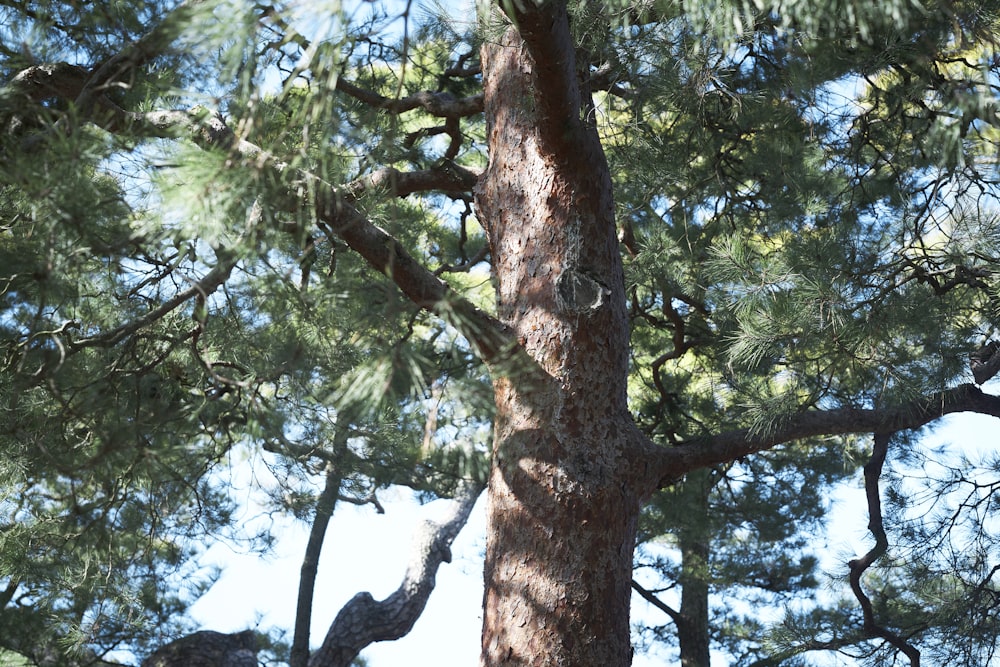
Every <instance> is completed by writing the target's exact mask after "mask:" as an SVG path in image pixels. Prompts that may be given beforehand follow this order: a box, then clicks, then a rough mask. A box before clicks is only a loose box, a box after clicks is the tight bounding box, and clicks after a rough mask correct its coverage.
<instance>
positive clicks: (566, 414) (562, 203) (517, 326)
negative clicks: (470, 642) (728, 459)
mask: <svg viewBox="0 0 1000 667" xmlns="http://www.w3.org/2000/svg"><path fill="white" fill-rule="evenodd" d="M518 27H519V29H520V31H521V32H520V34H519V33H518V32H517V31H515V30H513V29H512V30H510V31H508V32H507V33H506V34H505V35H504V37H503V38H502V39H500V40H499V41H494V42H492V43H488V44H487V45H486V46H485V47H484V48H483V53H482V56H483V71H484V73H485V99H486V117H487V122H488V124H489V145H490V156H491V159H490V164H489V167H488V168H487V170H486V173H485V174H484V176H483V178H482V179H481V181H480V183H479V185H478V186H477V193H476V194H477V206H478V214H479V216H480V220H481V221H483V223H484V225H485V226H486V228H487V234H488V237H489V242H490V250H491V253H492V257H493V264H494V271H495V279H496V288H497V294H498V314H499V317H500V320H501V321H502V322H503V323H504V324H505V325H508V326H509V327H510V329H511V331H512V332H513V333H514V335H515V337H516V339H517V341H518V344H519V345H520V347H521V348H522V349H523V350H525V351H526V352H527V354H528V356H530V358H531V359H532V360H533V361H534V364H535V366H533V367H532V368H531V369H528V368H515V369H512V372H511V373H508V374H505V375H502V376H501V377H499V378H498V379H496V381H495V384H494V386H495V393H496V404H497V416H496V427H495V428H496V433H495V446H494V465H493V470H492V474H491V478H490V486H489V508H488V521H489V527H488V531H487V532H488V535H489V538H488V544H487V553H486V593H485V605H484V606H485V609H484V631H483V664H484V665H487V666H490V667H493V666H495V665H529V664H530V665H573V666H574V667H586V666H588V665H593V666H595V667H597V666H601V667H610V666H615V665H627V664H629V663H630V662H631V647H630V643H629V621H628V607H629V596H630V582H631V567H632V549H633V545H634V541H635V526H636V517H637V515H638V510H639V505H640V495H641V494H640V493H639V492H638V491H637V489H636V488H635V487H634V485H633V484H631V483H630V482H631V480H632V479H633V478H634V477H635V474H634V470H633V469H632V463H634V462H635V461H636V460H637V457H632V456H629V455H628V452H629V451H630V450H631V448H632V445H631V442H632V437H633V432H634V428H633V426H632V423H631V420H630V418H629V416H628V412H627V409H626V400H625V382H626V372H627V362H628V356H627V350H628V327H627V321H626V313H625V299H624V285H623V277H622V266H621V258H620V255H619V251H618V242H617V239H616V235H615V225H614V202H613V199H612V194H611V179H610V174H609V171H608V167H607V163H606V162H605V159H604V155H603V152H602V149H601V146H600V142H599V140H598V137H597V134H596V132H595V130H594V128H593V127H591V126H590V125H589V124H588V123H587V122H585V121H584V120H583V119H584V118H585V117H586V116H585V111H586V105H585V100H586V96H585V95H584V94H583V93H582V91H581V88H580V85H579V83H578V82H577V79H576V67H575V61H574V52H573V48H572V40H571V38H570V34H569V29H568V21H567V19H566V15H565V11H564V10H563V9H561V8H560V7H558V6H555V7H553V6H552V5H549V6H548V7H547V8H546V9H545V10H544V11H538V12H536V13H535V14H525V15H522V16H519V17H518ZM522 35H524V36H525V37H524V38H522ZM539 54H541V55H539ZM543 58H544V59H543ZM539 62H541V63H542V66H536V63H539ZM538 91H541V92H538Z"/></svg>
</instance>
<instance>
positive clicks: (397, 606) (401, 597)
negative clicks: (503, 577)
mask: <svg viewBox="0 0 1000 667" xmlns="http://www.w3.org/2000/svg"><path fill="white" fill-rule="evenodd" d="M481 491H482V486H480V485H477V484H472V483H467V484H466V485H465V487H464V488H463V489H462V490H461V491H460V492H459V495H458V496H456V498H455V501H454V503H453V505H452V508H451V511H450V512H449V515H448V516H447V517H445V518H444V519H443V520H442V521H440V522H430V521H427V522H425V523H424V525H423V526H422V528H421V530H419V531H418V533H417V536H416V538H415V540H414V544H413V554H412V556H411V559H410V564H409V566H408V567H407V570H406V574H405V575H404V577H403V582H402V583H401V584H400V586H399V588H398V589H397V590H396V591H395V592H394V593H392V594H391V595H390V596H389V597H387V598H386V599H384V600H382V601H379V602H376V601H375V599H374V598H372V596H371V594H370V593H367V592H364V593H358V594H357V595H355V596H354V597H353V598H351V600H350V601H349V602H348V603H347V604H346V605H344V607H343V609H341V610H340V612H339V613H338V614H337V617H336V618H335V619H334V621H333V624H332V625H331V626H330V629H329V630H328V631H327V634H326V638H325V639H324V640H323V645H322V646H321V647H320V648H319V649H317V650H316V652H315V653H314V654H313V656H312V658H311V659H310V660H309V667H348V666H349V665H350V664H351V662H352V661H353V660H354V658H356V657H357V656H358V654H359V653H360V652H361V650H362V649H364V648H365V647H366V646H368V645H370V644H372V643H374V642H379V641H391V640H394V639H399V638H400V637H402V636H403V635H405V634H406V633H408V632H409V631H410V630H411V629H412V628H413V624H414V623H416V621H417V618H419V617H420V614H421V613H423V610H424V607H425V606H426V604H427V600H428V598H429V597H430V594H431V591H433V590H434V585H435V577H436V575H437V570H438V567H440V565H441V563H449V562H451V544H452V542H453V541H454V540H455V537H456V536H457V535H458V533H459V531H460V530H461V529H462V527H463V526H465V523H466V522H467V521H468V519H469V514H470V513H471V512H472V507H473V505H475V503H476V499H477V498H478V497H479V494H480V492H481Z"/></svg>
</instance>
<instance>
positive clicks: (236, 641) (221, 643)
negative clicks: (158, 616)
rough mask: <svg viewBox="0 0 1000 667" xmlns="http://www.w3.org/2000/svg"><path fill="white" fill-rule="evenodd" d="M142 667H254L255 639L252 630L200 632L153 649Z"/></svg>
mask: <svg viewBox="0 0 1000 667" xmlns="http://www.w3.org/2000/svg"><path fill="white" fill-rule="evenodd" d="M142 667H257V638H256V636H255V635H254V633H253V630H244V631H243V632H237V633H234V634H223V633H221V632H212V631H211V630H202V631H201V632H195V633H193V634H190V635H187V636H186V637H181V638H180V639H177V640H175V641H172V642H170V643H169V644H166V645H165V646H163V647H161V648H159V649H157V651H156V652H154V653H153V654H152V655H150V656H149V657H148V658H146V659H145V660H143V662H142Z"/></svg>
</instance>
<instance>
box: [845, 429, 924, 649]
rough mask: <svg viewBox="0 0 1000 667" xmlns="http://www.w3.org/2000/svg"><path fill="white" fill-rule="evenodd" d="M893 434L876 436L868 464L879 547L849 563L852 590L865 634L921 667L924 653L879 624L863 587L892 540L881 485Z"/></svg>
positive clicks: (873, 529)
mask: <svg viewBox="0 0 1000 667" xmlns="http://www.w3.org/2000/svg"><path fill="white" fill-rule="evenodd" d="M891 435H892V434H891V433H876V434H875V444H874V446H873V447H872V455H871V458H870V459H869V460H868V463H866V464H865V495H866V496H867V498H868V530H870V531H871V534H872V535H873V536H874V537H875V545H874V546H873V547H872V548H871V549H869V550H868V553H866V554H865V555H864V556H862V557H861V558H858V559H856V560H852V561H851V562H850V563H848V566H849V567H850V569H851V576H850V580H851V590H852V591H854V597H856V598H857V599H858V602H859V603H860V604H861V612H862V614H863V615H864V631H865V634H866V635H867V636H869V637H881V638H882V639H885V640H886V641H887V642H889V643H890V644H892V645H893V646H895V647H896V648H897V649H899V650H900V651H902V652H903V653H904V654H905V655H906V657H907V658H909V659H910V665H911V667H920V651H918V650H917V649H916V647H914V646H912V645H911V644H910V643H908V642H907V641H906V640H905V639H903V638H902V637H900V636H899V635H897V634H896V633H894V632H892V631H891V630H889V629H888V628H885V627H883V626H881V625H879V624H878V623H876V621H875V612H874V610H873V609H872V601H871V600H870V599H869V598H868V596H867V595H866V594H865V592H864V590H863V589H862V588H861V575H862V574H864V572H865V570H867V569H868V568H869V567H871V565H872V563H874V562H875V561H876V560H878V559H879V558H881V557H882V556H884V555H885V552H886V551H887V550H888V548H889V540H888V538H887V537H886V535H885V527H884V526H883V525H882V501H881V498H880V497H879V486H878V482H879V477H880V476H881V474H882V466H883V464H884V463H885V456H886V453H887V452H888V451H889V438H890V437H891Z"/></svg>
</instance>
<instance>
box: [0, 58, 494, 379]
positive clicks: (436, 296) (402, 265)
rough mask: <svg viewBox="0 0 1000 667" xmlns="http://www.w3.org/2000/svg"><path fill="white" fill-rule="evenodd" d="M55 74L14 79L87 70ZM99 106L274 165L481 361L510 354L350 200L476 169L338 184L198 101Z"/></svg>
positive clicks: (49, 86) (71, 89)
mask: <svg viewBox="0 0 1000 667" xmlns="http://www.w3.org/2000/svg"><path fill="white" fill-rule="evenodd" d="M53 71H54V70H53ZM58 74H59V76H58V79H57V81H56V82H55V83H53V82H52V81H50V80H49V79H46V78H44V77H42V78H41V79H39V77H28V76H21V75H18V77H15V79H17V80H18V83H17V85H18V87H19V91H20V92H22V93H25V94H29V95H30V94H32V91H33V90H34V88H36V87H43V86H44V87H45V89H46V94H52V93H54V94H57V95H59V96H61V97H62V96H65V97H71V96H73V95H74V94H75V93H77V91H79V90H82V89H83V86H84V85H86V79H87V74H86V70H83V69H82V68H72V66H67V67H60V68H58ZM50 78H51V77H50ZM103 109H104V111H105V112H107V113H103V114H101V115H100V116H99V117H96V118H93V119H92V120H93V121H94V122H95V123H96V124H98V125H99V126H101V127H103V128H104V129H106V130H108V131H110V132H131V133H133V134H134V133H138V134H140V135H145V136H157V137H187V138H190V139H192V140H193V141H194V142H195V143H197V144H198V145H199V146H201V147H202V148H205V149H214V150H219V149H221V150H228V151H230V152H231V153H233V154H234V156H237V157H239V158H240V160H239V161H236V164H234V166H236V165H242V166H245V167H249V168H255V169H260V170H265V169H270V170H274V171H275V172H277V174H278V175H281V174H284V176H283V178H285V179H286V180H292V181H295V182H296V183H299V184H306V185H308V186H309V187H308V188H307V189H308V191H310V193H311V196H312V197H313V199H314V201H313V203H314V205H315V209H316V211H317V212H318V217H319V220H320V222H322V223H323V224H325V225H327V226H328V227H329V228H330V229H331V230H332V231H333V232H334V233H335V234H336V235H337V236H339V237H340V238H341V240H343V241H344V242H345V243H347V245H348V246H349V247H350V248H351V249H352V250H354V251H355V252H357V253H358V254H359V255H361V256H362V257H363V258H364V259H365V260H366V261H367V262H368V263H369V264H370V265H371V266H372V267H373V268H375V269H376V270H378V271H379V272H381V273H383V274H384V275H386V276H387V277H389V278H390V279H391V280H393V282H395V283H396V285H397V286H398V287H399V288H400V289H401V290H402V292H403V293H404V294H405V295H406V296H407V297H408V298H409V299H410V300H411V301H413V302H414V303H415V304H416V305H417V306H419V307H421V308H424V309H426V310H429V311H431V312H434V313H435V314H437V315H439V316H441V317H442V318H444V319H445V320H446V321H447V322H448V323H449V324H451V325H452V326H454V327H455V328H456V329H457V330H458V331H459V332H460V333H462V335H464V336H465V337H466V338H467V339H468V340H469V341H470V343H471V344H472V345H473V347H474V348H475V349H476V352H477V354H478V355H479V357H480V358H481V359H483V361H485V362H487V363H499V362H503V361H505V360H506V359H507V358H508V356H509V354H510V351H511V350H512V349H513V347H512V343H513V341H512V338H511V337H510V335H509V333H508V332H507V331H506V329H505V328H504V326H503V325H502V324H501V323H500V322H499V321H498V320H496V318H494V317H492V316H491V315H489V314H487V313H485V312H484V311H482V310H480V309H479V308H477V307H475V306H474V305H472V304H471V303H470V302H469V301H467V300H466V299H464V298H462V297H461V296H460V295H458V294H457V293H455V292H454V290H452V289H451V287H450V286H449V285H448V283H447V282H445V281H444V280H442V279H441V278H439V277H438V276H437V275H435V274H434V272H432V271H430V270H429V269H427V268H426V267H424V266H423V265H421V264H420V263H419V262H418V261H417V260H416V259H414V258H413V256H412V255H410V254H409V253H408V252H407V251H406V249H405V248H403V246H402V245H401V244H400V243H399V241H397V240H396V239H395V238H394V237H393V236H392V235H390V234H389V233H388V232H386V231H385V230H383V229H381V228H380V227H378V226H376V225H374V224H372V223H371V222H370V221H369V220H368V219H367V218H366V217H365V216H364V215H363V214H362V213H361V212H360V211H359V210H358V209H357V208H356V207H355V206H354V205H353V202H354V201H355V200H357V198H358V196H359V195H360V194H361V193H362V192H365V191H367V190H368V189H371V188H378V187H384V186H388V187H389V189H390V191H391V192H392V193H393V194H394V195H397V196H405V195H407V194H410V193H413V192H418V191H429V190H443V191H446V192H456V191H464V192H467V191H468V190H469V189H470V188H471V186H472V185H473V184H474V183H475V179H476V178H477V174H475V173H474V172H472V171H470V170H467V169H465V168H463V167H460V166H458V165H455V164H452V163H446V164H445V165H443V166H441V167H439V168H437V169H433V170H424V171H420V172H412V173H404V172H399V171H397V170H395V169H391V168H387V169H382V170H379V171H377V172H375V173H374V174H372V175H370V176H368V177H365V178H363V179H358V180H357V181H354V182H352V183H351V184H349V185H348V186H347V187H346V188H343V189H338V188H336V187H334V186H333V185H331V184H329V183H326V182H325V181H323V180H322V179H320V178H318V177H316V176H315V175H313V174H310V173H308V172H306V171H302V170H296V172H294V174H292V175H290V174H288V173H287V172H288V169H289V166H288V165H287V164H286V163H284V162H282V161H281V160H278V159H277V158H276V157H275V156H273V155H271V154H269V153H268V152H267V151H265V150H263V149H262V148H261V147H259V146H257V145H255V144H253V143H251V142H249V141H246V140H244V139H242V138H240V137H238V136H237V135H236V134H235V133H234V132H233V131H232V129H230V128H229V127H228V126H227V125H226V123H225V121H224V120H223V118H222V116H221V115H219V114H218V113H217V112H213V111H211V110H209V109H206V108H204V107H194V108H192V109H191V110H188V111H177V110H170V111H153V112H147V113H137V112H128V111H125V110H123V109H121V108H119V107H117V106H114V105H111V106H107V105H105V107H104V108H103ZM292 196H295V197H298V198H301V196H302V195H301V193H296V194H293V195H292ZM214 277H215V276H213V278H214ZM175 306H176V304H175ZM175 306H174V307H175Z"/></svg>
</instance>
